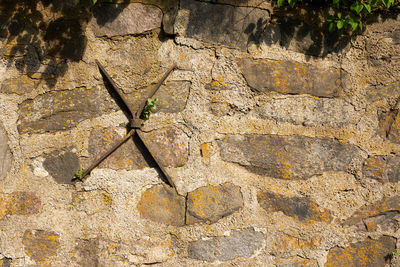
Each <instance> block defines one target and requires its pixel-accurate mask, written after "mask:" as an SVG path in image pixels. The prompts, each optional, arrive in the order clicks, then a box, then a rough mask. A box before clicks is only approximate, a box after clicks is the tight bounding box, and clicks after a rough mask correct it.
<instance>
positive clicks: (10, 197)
mask: <svg viewBox="0 0 400 267" xmlns="http://www.w3.org/2000/svg"><path fill="white" fill-rule="evenodd" d="M0 200H1V201H0V219H2V218H4V216H6V215H32V214H37V213H39V212H40V208H41V206H42V202H41V200H40V198H39V197H38V196H36V195H35V194H34V193H29V192H14V193H11V194H5V193H1V194H0Z"/></svg>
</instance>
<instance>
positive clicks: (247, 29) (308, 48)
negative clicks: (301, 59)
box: [180, 0, 397, 57]
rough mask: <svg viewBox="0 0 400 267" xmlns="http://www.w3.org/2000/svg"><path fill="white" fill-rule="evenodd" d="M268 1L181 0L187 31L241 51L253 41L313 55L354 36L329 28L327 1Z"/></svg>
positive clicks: (337, 48)
mask: <svg viewBox="0 0 400 267" xmlns="http://www.w3.org/2000/svg"><path fill="white" fill-rule="evenodd" d="M266 2H267V1H265V0H258V1H257V0H212V1H211V0H210V1H198V0H181V4H180V7H181V9H183V10H186V11H187V12H188V14H189V15H188V18H187V26H186V30H185V34H186V35H187V36H188V37H192V38H196V39H199V40H202V41H206V42H211V43H218V44H222V45H226V46H229V47H234V48H238V49H241V50H247V48H248V47H249V45H251V44H256V45H261V44H262V45H267V46H270V45H278V46H281V47H284V48H286V49H288V50H292V51H296V52H300V53H303V54H305V55H307V56H309V57H325V56H327V55H328V54H330V53H337V52H340V51H341V50H342V49H344V48H345V47H346V46H347V45H348V44H349V42H350V41H351V39H352V36H349V35H341V36H340V35H339V34H338V33H336V32H333V33H331V32H329V31H328V24H327V23H326V22H325V17H327V16H328V13H329V10H328V9H326V8H325V7H324V3H316V2H313V3H312V5H311V4H310V5H309V6H304V8H302V9H299V8H294V9H291V8H288V7H287V8H277V7H276V6H274V5H272V6H271V1H269V3H270V4H269V6H268V5H266V4H265V3H266ZM275 2H276V1H274V2H273V3H272V4H274V3H275ZM321 2H323V1H321ZM249 6H251V7H249ZM271 11H273V12H271ZM271 13H272V14H271ZM396 17H397V14H391V15H388V14H379V15H378V16H375V17H374V18H373V19H370V20H369V21H368V22H367V23H372V22H374V21H376V20H381V21H382V20H385V19H388V18H396Z"/></svg>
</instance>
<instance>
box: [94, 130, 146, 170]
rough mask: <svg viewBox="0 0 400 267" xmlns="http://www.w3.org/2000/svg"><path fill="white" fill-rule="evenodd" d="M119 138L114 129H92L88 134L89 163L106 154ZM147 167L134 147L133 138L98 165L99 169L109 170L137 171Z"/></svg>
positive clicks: (141, 155) (140, 153)
mask: <svg viewBox="0 0 400 267" xmlns="http://www.w3.org/2000/svg"><path fill="white" fill-rule="evenodd" d="M122 138H123V137H122V136H120V135H119V134H118V133H117V131H116V129H114V128H111V127H110V128H103V129H98V128H94V129H92V131H91V132H90V137H89V146H88V152H89V155H90V157H89V158H90V162H93V161H94V160H96V159H97V158H98V157H99V156H100V155H103V154H104V153H105V152H107V151H108V150H109V149H110V148H111V147H112V146H113V145H114V144H115V143H116V142H117V141H119V140H121V139H122ZM145 167H148V164H147V163H146V159H145V158H144V156H143V154H142V152H141V151H140V150H139V149H138V147H137V146H136V144H135V142H134V140H133V137H132V138H130V139H129V140H128V141H126V142H125V143H124V144H122V145H121V146H120V147H119V148H118V149H117V150H116V151H114V152H113V153H112V154H111V155H110V156H108V157H107V158H106V159H105V160H104V161H103V162H101V163H100V165H99V168H111V169H114V170H120V169H125V170H139V169H143V168H145Z"/></svg>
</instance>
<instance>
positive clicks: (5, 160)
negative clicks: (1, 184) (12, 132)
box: [0, 122, 11, 180]
mask: <svg viewBox="0 0 400 267" xmlns="http://www.w3.org/2000/svg"><path fill="white" fill-rule="evenodd" d="M10 168H11V153H10V148H9V146H8V136H7V133H6V131H5V129H4V127H3V124H2V123H1V122H0V180H2V179H3V178H4V177H5V176H6V175H7V173H8V171H9V170H10Z"/></svg>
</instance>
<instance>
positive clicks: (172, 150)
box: [143, 127, 189, 167]
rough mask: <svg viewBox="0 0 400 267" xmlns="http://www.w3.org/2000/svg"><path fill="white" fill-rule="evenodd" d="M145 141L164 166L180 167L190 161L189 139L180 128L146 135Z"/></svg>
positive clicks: (164, 129)
mask: <svg viewBox="0 0 400 267" xmlns="http://www.w3.org/2000/svg"><path fill="white" fill-rule="evenodd" d="M143 141H144V142H145V144H146V146H147V147H148V148H149V150H150V151H151V152H152V153H154V155H155V156H156V157H157V159H158V160H159V162H160V164H161V165H163V166H166V167H167V166H171V167H180V166H183V165H185V163H186V162H187V160H188V156H189V155H188V153H189V152H188V151H189V137H188V136H187V135H186V134H185V133H184V132H183V131H182V130H180V129H178V128H173V127H168V128H162V129H158V130H154V131H151V132H148V133H144V140H143Z"/></svg>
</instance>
